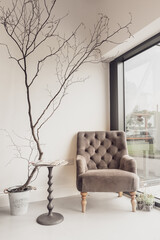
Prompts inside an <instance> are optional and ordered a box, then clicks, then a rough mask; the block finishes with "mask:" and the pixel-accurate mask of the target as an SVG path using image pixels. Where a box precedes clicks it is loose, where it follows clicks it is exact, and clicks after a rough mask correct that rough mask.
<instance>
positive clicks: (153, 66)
mask: <svg viewBox="0 0 160 240" xmlns="http://www.w3.org/2000/svg"><path fill="white" fill-rule="evenodd" d="M124 72H125V128H126V129H125V130H126V134H127V142H128V151H129V154H130V155H131V156H134V157H135V158H136V160H137V167H138V174H139V176H140V178H141V180H144V181H148V182H149V181H152V182H153V180H154V183H156V181H157V183H160V44H157V45H155V46H154V47H152V48H150V49H148V50H146V51H144V52H142V53H140V54H138V55H136V56H135V57H132V58H131V59H129V60H127V61H125V63H124Z"/></svg>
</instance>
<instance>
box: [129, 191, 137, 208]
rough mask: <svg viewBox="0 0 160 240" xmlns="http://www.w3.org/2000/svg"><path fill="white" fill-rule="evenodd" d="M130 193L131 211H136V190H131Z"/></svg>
mask: <svg viewBox="0 0 160 240" xmlns="http://www.w3.org/2000/svg"><path fill="white" fill-rule="evenodd" d="M130 195H131V204H132V212H136V199H135V196H136V192H131V193H130Z"/></svg>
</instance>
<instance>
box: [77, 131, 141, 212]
mask: <svg viewBox="0 0 160 240" xmlns="http://www.w3.org/2000/svg"><path fill="white" fill-rule="evenodd" d="M76 165H77V189H78V190H79V191H80V192H81V195H82V212H85V209H86V195H87V192H117V193H119V196H122V194H123V192H129V193H130V195H131V204H132V211H133V212H135V211H136V201H135V194H136V190H137V189H138V184H139V178H138V176H137V174H136V162H135V160H134V159H133V158H132V157H129V156H128V151H127V146H126V137H125V133H124V132H122V131H108V132H79V133H78V136H77V160H76Z"/></svg>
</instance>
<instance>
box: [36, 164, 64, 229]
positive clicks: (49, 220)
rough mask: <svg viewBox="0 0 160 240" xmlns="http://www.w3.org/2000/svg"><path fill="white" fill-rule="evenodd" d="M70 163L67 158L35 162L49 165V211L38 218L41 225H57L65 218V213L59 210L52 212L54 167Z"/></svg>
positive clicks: (44, 165)
mask: <svg viewBox="0 0 160 240" xmlns="http://www.w3.org/2000/svg"><path fill="white" fill-rule="evenodd" d="M66 164H68V162H67V161H65V160H61V161H54V162H52V163H50V162H49V163H48V162H39V163H36V164H34V166H38V167H47V168H48V189H47V191H48V197H47V199H48V205H47V209H48V213H44V214H42V215H40V216H39V217H38V218H37V223H39V224H41V225H55V224H58V223H61V222H62V221H63V220H64V217H63V215H61V214H60V213H57V212H52V210H53V207H54V205H53V196H52V192H53V174H52V170H53V167H55V166H62V165H66Z"/></svg>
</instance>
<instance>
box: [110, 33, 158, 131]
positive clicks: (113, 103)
mask: <svg viewBox="0 0 160 240" xmlns="http://www.w3.org/2000/svg"><path fill="white" fill-rule="evenodd" d="M159 42H160V33H158V34H156V35H155V36H153V37H151V38H150V39H148V40H146V41H144V42H142V43H141V44H139V45H138V46H136V47H134V48H133V49H131V50H129V51H128V52H126V53H124V54H123V55H121V56H119V57H118V58H116V59H114V60H113V61H112V62H110V64H109V70H110V129H111V130H124V129H125V108H124V103H125V96H124V61H126V60H128V59H130V58H132V57H134V56H136V55H138V54H139V53H141V52H143V51H145V50H147V49H148V48H150V47H152V46H154V45H156V44H158V43H159ZM120 85H123V87H121V90H120V87H119V86H120ZM120 101H121V104H119V102H120ZM121 112H122V113H121ZM120 116H121V117H123V123H120V122H121V119H120Z"/></svg>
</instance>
